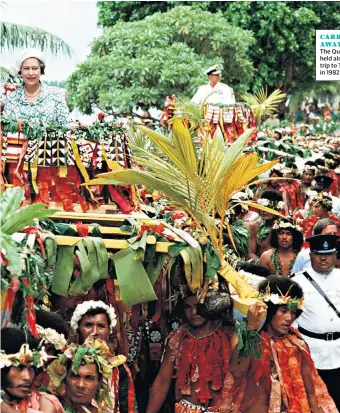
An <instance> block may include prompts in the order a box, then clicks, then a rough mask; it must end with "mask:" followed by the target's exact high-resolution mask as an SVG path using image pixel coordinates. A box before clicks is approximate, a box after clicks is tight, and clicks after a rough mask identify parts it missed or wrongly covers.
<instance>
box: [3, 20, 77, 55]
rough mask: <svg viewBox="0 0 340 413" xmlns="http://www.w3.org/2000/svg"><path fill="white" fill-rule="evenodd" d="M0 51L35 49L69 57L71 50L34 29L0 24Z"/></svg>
mask: <svg viewBox="0 0 340 413" xmlns="http://www.w3.org/2000/svg"><path fill="white" fill-rule="evenodd" d="M0 30H1V43H0V45H1V49H9V50H13V49H24V48H27V47H37V48H39V49H41V50H50V51H51V52H52V53H53V54H58V53H60V52H61V53H64V54H66V55H68V56H71V53H72V49H71V46H69V45H68V44H67V43H66V42H65V41H64V40H62V39H61V38H60V37H58V36H55V35H53V34H52V33H49V32H47V31H45V30H41V29H38V28H36V27H30V26H23V25H21V24H15V23H9V22H1V26H0Z"/></svg>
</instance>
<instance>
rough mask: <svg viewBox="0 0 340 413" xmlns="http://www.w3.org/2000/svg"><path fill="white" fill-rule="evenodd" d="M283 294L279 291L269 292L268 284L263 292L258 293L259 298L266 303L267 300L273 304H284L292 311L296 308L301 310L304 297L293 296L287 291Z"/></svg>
mask: <svg viewBox="0 0 340 413" xmlns="http://www.w3.org/2000/svg"><path fill="white" fill-rule="evenodd" d="M291 287H292V286H291ZM291 287H290V288H289V290H288V291H287V293H286V294H285V295H284V294H282V293H281V292H280V294H277V293H274V294H272V293H271V292H270V287H269V285H268V286H267V288H266V290H265V292H264V293H260V294H259V297H258V298H259V300H261V301H263V302H265V303H268V302H269V301H270V302H271V303H272V304H274V305H285V306H287V308H288V309H289V310H291V311H293V312H296V311H297V310H303V303H304V298H303V297H302V298H293V297H291V296H290V295H289V291H290V289H291Z"/></svg>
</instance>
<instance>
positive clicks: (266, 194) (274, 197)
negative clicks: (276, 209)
mask: <svg viewBox="0 0 340 413" xmlns="http://www.w3.org/2000/svg"><path fill="white" fill-rule="evenodd" d="M260 198H263V199H268V200H269V201H274V202H280V201H283V198H282V195H281V194H280V192H277V191H273V190H271V189H267V190H265V191H263V192H262V194H261V196H260Z"/></svg>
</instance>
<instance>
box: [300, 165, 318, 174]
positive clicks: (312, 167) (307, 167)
mask: <svg viewBox="0 0 340 413" xmlns="http://www.w3.org/2000/svg"><path fill="white" fill-rule="evenodd" d="M307 171H311V172H313V174H314V175H316V174H317V172H318V168H317V167H316V166H315V165H305V166H304V167H303V172H307Z"/></svg>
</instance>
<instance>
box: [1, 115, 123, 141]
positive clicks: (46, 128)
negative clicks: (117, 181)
mask: <svg viewBox="0 0 340 413" xmlns="http://www.w3.org/2000/svg"><path fill="white" fill-rule="evenodd" d="M1 130H2V131H3V132H4V133H8V132H9V133H17V132H18V120H17V119H14V118H6V117H2V118H1ZM21 130H22V133H23V134H24V135H26V136H29V138H30V139H34V140H37V141H40V140H41V139H43V137H44V136H46V135H47V134H48V132H52V131H53V132H56V133H64V132H68V131H69V132H72V134H73V135H75V136H76V137H79V138H85V139H87V140H89V141H91V142H99V141H100V139H101V138H109V137H111V136H113V135H120V136H121V135H126V133H127V132H126V129H125V128H124V126H123V125H122V124H121V123H118V122H114V121H113V122H111V121H110V122H109V121H103V120H102V121H100V122H99V121H96V122H95V123H94V124H93V125H91V126H84V125H76V126H73V127H71V126H65V125H60V126H59V125H56V124H54V123H52V124H50V125H46V124H43V123H42V122H41V121H34V120H31V121H24V122H23V124H22V129H21Z"/></svg>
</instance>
